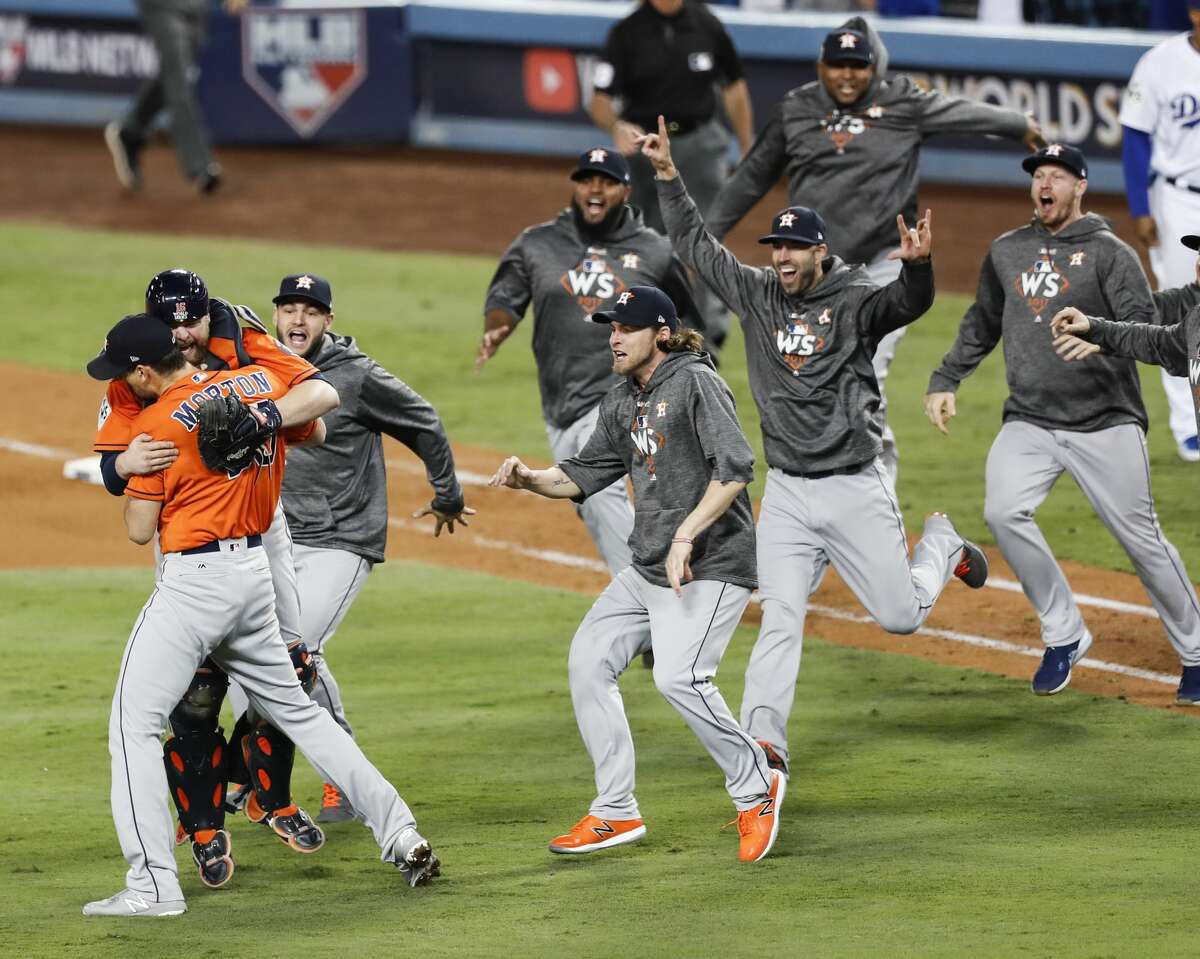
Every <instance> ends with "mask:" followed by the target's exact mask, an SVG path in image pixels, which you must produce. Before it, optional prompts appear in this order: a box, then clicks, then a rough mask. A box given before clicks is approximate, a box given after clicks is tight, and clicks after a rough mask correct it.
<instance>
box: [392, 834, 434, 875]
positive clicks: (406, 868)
mask: <svg viewBox="0 0 1200 959" xmlns="http://www.w3.org/2000/svg"><path fill="white" fill-rule="evenodd" d="M402 850H403V851H402ZM395 852H396V853H397V854H398V855H397V858H396V868H397V869H399V870H400V875H402V876H403V877H404V880H405V882H407V883H408V884H409V885H410V886H427V885H429V883H430V882H432V881H433V880H434V879H435V878H436V877H437V876H440V875H441V874H442V864H441V861H440V860H439V859H438V857H437V856H435V855H434V854H433V847H432V846H430V845H429V840H428V839H425V838H424V837H423V836H422V835H421V834H420V833H419V832H417V831H416V830H415V829H413V828H412V827H411V826H410V827H409V828H408V829H406V830H405V831H404V832H403V833H401V835H400V839H399V840H398V841H397V842H396V846H395Z"/></svg>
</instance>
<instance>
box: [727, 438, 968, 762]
mask: <svg viewBox="0 0 1200 959" xmlns="http://www.w3.org/2000/svg"><path fill="white" fill-rule="evenodd" d="M962 545H963V540H962V537H961V536H959V535H958V533H957V532H956V531H955V529H954V526H953V525H952V524H951V523H950V522H949V521H948V520H947V519H945V518H944V517H940V516H933V517H930V518H929V519H928V520H927V521H926V522H925V533H924V535H923V536H922V537H921V539H920V541H919V542H918V543H917V545H916V547H915V548H914V549H913V554H912V560H911V562H910V560H909V557H908V540H907V539H906V538H905V535H904V521H903V520H902V519H901V516H900V507H899V506H898V505H897V503H896V496H895V493H893V492H892V486H891V484H890V483H889V482H888V478H887V474H886V472H885V471H884V469H883V465H882V463H881V462H880V461H879V460H876V461H875V462H874V463H872V464H871V465H870V466H868V467H866V468H865V469H863V470H862V471H860V472H858V473H855V474H852V475H849V476H829V477H825V478H823V479H801V478H800V477H797V476H788V475H787V474H786V473H784V472H783V471H782V470H778V469H772V470H769V471H768V472H767V486H766V491H765V492H764V494H763V500H762V508H761V511H760V513H759V517H758V596H759V602H760V603H761V605H762V626H761V627H760V629H759V633H758V641H757V642H756V643H755V644H754V649H753V651H752V652H751V654H750V663H749V665H748V666H747V667H746V691H745V694H744V695H743V697H742V726H743V727H744V728H745V729H746V730H747V731H748V732H749V733H750V735H751V736H753V737H754V738H755V739H757V740H765V741H766V742H769V743H770V744H771V745H772V746H774V747H775V750H776V751H777V752H778V753H780V755H781V756H783V758H784V759H785V760H786V759H787V754H788V753H787V723H788V716H789V715H790V714H791V711H792V703H793V701H794V700H795V696H796V679H797V675H798V674H799V671H800V654H801V650H802V648H803V644H804V618H805V614H806V613H807V611H808V597H809V593H810V591H811V590H812V589H813V584H814V583H816V582H817V581H818V580H819V578H820V576H821V574H822V573H823V572H824V569H825V567H826V565H829V564H832V566H833V568H834V569H835V570H837V572H838V575H839V576H841V577H842V579H843V580H844V581H845V583H846V585H847V586H849V587H850V589H851V590H853V592H854V595H855V596H856V597H858V601H859V602H860V603H862V604H863V606H864V607H865V608H866V610H867V612H868V613H870V614H871V616H872V617H873V618H874V619H875V621H876V622H877V623H878V624H879V625H880V626H882V627H883V628H884V629H886V630H887V631H888V632H889V633H911V632H913V631H914V630H916V629H917V627H919V626H920V625H921V624H922V623H924V622H925V619H926V618H927V617H928V616H929V613H930V611H931V610H932V609H933V604H934V603H935V602H937V598H938V596H939V595H941V592H942V589H943V588H944V587H945V585H946V583H947V582H949V580H950V577H951V576H953V575H954V567H955V566H956V565H957V563H958V560H959V556H960V554H961V551H962Z"/></svg>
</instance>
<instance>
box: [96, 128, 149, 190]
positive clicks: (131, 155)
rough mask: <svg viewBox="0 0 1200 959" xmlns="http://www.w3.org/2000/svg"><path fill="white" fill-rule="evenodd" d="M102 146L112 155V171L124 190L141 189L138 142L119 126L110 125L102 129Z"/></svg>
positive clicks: (140, 149)
mask: <svg viewBox="0 0 1200 959" xmlns="http://www.w3.org/2000/svg"><path fill="white" fill-rule="evenodd" d="M104 144H105V146H107V147H108V152H109V153H111V154H112V161H113V169H114V170H115V171H116V173H117V179H118V180H119V181H120V183H121V186H123V187H125V189H126V190H140V189H141V188H142V165H141V162H140V155H141V152H142V143H141V141H140V140H138V139H136V138H135V137H133V136H131V135H130V134H128V133H126V132H125V131H124V130H122V129H121V126H120V124H118V123H115V122H114V123H110V124H109V125H108V126H106V127H105V128H104Z"/></svg>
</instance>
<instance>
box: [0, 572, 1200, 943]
mask: <svg viewBox="0 0 1200 959" xmlns="http://www.w3.org/2000/svg"><path fill="white" fill-rule="evenodd" d="M149 588H150V574H149V571H146V570H137V571H121V570H117V571H103V572H102V571H62V572H36V573H34V572H6V573H2V574H0V609H3V611H4V612H3V620H2V622H3V627H4V628H3V630H0V656H2V660H3V662H4V669H3V670H2V671H0V701H3V702H5V703H7V704H8V708H7V709H5V710H4V711H3V713H2V714H0V733H2V734H0V764H2V767H3V769H4V771H5V773H4V779H5V784H6V788H5V789H4V790H3V792H2V793H0V795H2V796H3V798H2V799H0V811H2V812H3V816H2V819H0V822H3V830H2V835H3V841H2V844H0V850H2V855H0V870H2V872H3V875H4V895H3V904H2V906H0V943H3V946H2V948H0V953H3V955H5V956H13V957H22V959H26V957H53V959H67V957H76V956H79V957H88V959H101V957H109V956H112V957H123V959H127V957H130V956H141V957H146V959H151V957H154V959H157V957H166V956H179V955H189V956H230V955H246V956H255V957H264V959H265V957H276V956H278V957H283V956H289V957H304V959H317V957H326V956H330V957H344V956H354V957H368V956H372V957H373V956H398V955H417V956H428V957H441V956H448V957H461V956H465V957H473V956H498V957H541V956H546V957H561V956H580V957H598V959H599V957H614V956H637V957H641V956H648V957H654V959H663V957H675V956H727V957H730V959H735V957H754V956H763V955H774V956H810V955H811V956H822V957H832V956H864V955H877V954H880V953H883V954H886V955H895V956H947V957H950V956H962V955H966V954H972V955H977V956H1008V955H1014V956H1016V955H1053V956H1060V957H1065V956H1148V955H1155V956H1169V955H1189V954H1191V953H1192V952H1194V945H1195V941H1194V940H1195V933H1194V929H1193V923H1192V917H1193V914H1194V895H1193V893H1192V881H1191V880H1192V877H1193V874H1194V862H1195V852H1196V839H1195V827H1194V824H1193V822H1192V813H1193V811H1194V805H1195V799H1194V793H1195V789H1194V782H1193V780H1194V775H1193V767H1192V763H1191V760H1190V757H1191V755H1192V752H1193V750H1194V742H1195V726H1194V723H1193V722H1191V721H1190V720H1189V719H1187V718H1186V717H1184V716H1181V715H1176V714H1171V713H1166V712H1159V711H1152V710H1149V709H1144V708H1141V707H1136V706H1130V705H1127V704H1125V703H1123V702H1120V701H1116V700H1110V699H1101V698H1097V697H1091V696H1087V695H1083V694H1080V693H1075V692H1071V691H1068V692H1066V693H1064V694H1062V695H1061V696H1058V697H1055V698H1054V699H1052V700H1045V699H1035V698H1034V697H1032V696H1030V695H1029V694H1028V692H1027V690H1026V688H1025V684H1024V683H1021V682H1013V681H1007V680H1003V679H999V678H996V677H992V676H988V675H985V674H982V673H976V672H972V671H963V670H959V669H952V668H948V667H943V666H938V665H934V664H931V663H929V662H926V661H923V660H918V659H913V658H909V657H904V656H898V655H883V654H878V653H870V652H864V651H860V650H855V649H849V648H845V647H841V646H833V645H825V644H823V643H821V642H820V641H819V640H818V641H814V642H812V643H811V645H810V651H809V655H808V656H807V657H806V660H805V662H806V667H805V675H804V686H803V692H802V695H801V696H800V698H799V701H798V703H797V708H796V712H795V715H794V717H793V722H792V728H793V740H794V743H795V755H794V775H793V777H792V785H791V789H790V790H789V792H788V797H787V800H786V802H785V805H784V813H783V828H782V831H781V834H780V838H779V841H778V843H777V846H776V850H775V851H774V852H773V853H772V855H771V856H770V857H768V858H767V859H766V860H764V861H763V862H761V863H759V864H756V865H753V866H745V865H741V864H739V863H738V862H737V861H736V847H737V837H736V833H735V832H734V830H732V829H730V830H726V831H724V832H722V831H721V829H720V826H721V824H722V823H724V822H725V821H727V820H728V819H730V818H732V806H731V805H730V803H729V801H728V798H727V797H726V795H725V792H724V790H723V788H722V782H721V776H720V774H719V772H718V771H717V769H716V767H715V766H714V765H713V763H712V762H711V761H710V760H709V759H708V757H707V756H706V755H705V754H704V753H703V751H702V749H701V747H700V745H699V743H698V742H697V741H696V740H695V738H694V737H693V736H692V735H691V733H690V732H689V731H688V730H687V729H686V727H685V726H684V725H683V722H682V721H681V720H680V719H679V718H678V717H677V716H676V715H675V714H674V713H673V711H672V710H671V709H670V708H669V707H668V706H667V705H666V704H665V702H664V701H663V700H662V699H661V697H659V695H658V694H657V692H656V691H655V690H654V688H653V684H652V682H651V678H650V676H649V674H648V673H646V672H645V671H644V670H643V669H641V667H640V666H636V667H635V668H633V669H631V670H630V671H629V673H628V674H627V675H626V676H625V678H624V680H623V682H622V686H623V691H624V696H625V702H626V706H627V709H628V712H629V715H630V717H631V722H632V726H633V729H634V735H635V737H636V739H637V742H638V747H639V754H638V755H639V788H638V796H639V799H640V801H641V804H642V811H643V815H644V816H645V817H646V820H647V823H648V826H649V830H650V831H649V835H648V837H647V838H646V839H645V840H644V841H643V842H642V843H640V844H637V845H635V846H629V847H625V848H622V849H618V850H613V851H611V852H608V853H602V854H598V855H595V856H592V857H581V858H579V859H574V858H566V857H563V858H559V857H555V856H552V855H551V854H550V853H549V852H547V850H546V848H545V843H546V841H547V839H548V838H549V837H550V836H552V835H554V834H555V833H556V832H558V831H560V830H562V829H565V828H567V827H569V826H570V825H571V824H572V823H573V822H574V821H575V819H576V818H578V817H579V816H581V815H583V813H584V812H585V810H586V805H587V803H588V801H589V800H590V798H591V796H592V783H591V769H590V764H589V762H588V760H587V758H586V755H585V754H584V752H583V750H582V746H581V745H580V742H579V738H578V735H577V733H576V730H575V727H574V722H573V718H572V714H571V705H570V700H569V697H568V694H567V689H566V675H565V674H566V668H565V664H566V649H567V644H568V642H569V641H570V637H571V635H572V632H573V630H574V627H575V625H576V623H577V622H578V620H579V618H580V616H581V615H582V614H583V612H584V610H585V609H586V608H587V605H588V599H587V597H584V596H580V595H576V594H571V593H564V592H560V591H556V590H551V589H545V588H539V587H536V586H531V585H527V584H522V583H515V582H511V581H507V580H503V579H499V578H492V577H487V576H483V575H474V574H466V573H459V572H451V571H447V570H445V569H437V568H433V567H428V566H423V565H418V564H412V563H387V564H386V565H384V566H382V567H380V568H379V569H377V570H376V571H375V573H374V574H373V575H372V577H371V580H370V582H369V583H368V585H367V587H366V589H365V590H364V592H363V594H362V596H361V597H360V599H359V600H358V602H357V603H356V605H355V606H354V609H353V610H352V611H351V613H350V615H349V617H348V618H347V620H346V622H345V624H344V627H343V629H342V630H341V631H340V632H339V634H338V636H337V638H336V641H335V644H334V646H333V647H332V654H333V659H332V662H333V663H334V665H335V666H336V668H337V671H338V677H339V680H340V682H341V685H342V689H343V691H344V695H345V698H346V702H347V705H348V709H349V713H350V717H351V720H352V722H353V723H354V724H355V727H356V729H357V731H358V736H359V739H360V741H361V743H362V745H363V747H364V748H365V749H366V751H367V752H368V754H369V755H370V756H372V757H373V758H374V760H375V762H376V763H377V764H378V765H379V767H380V768H381V769H382V770H383V771H384V772H385V773H386V774H387V775H388V776H389V778H391V779H392V780H393V781H394V782H395V783H396V784H397V785H398V786H399V788H400V789H401V792H402V793H403V794H404V796H405V797H406V798H407V799H408V800H409V801H410V803H411V804H412V806H413V807H414V810H415V811H416V814H417V816H418V819H419V822H420V825H421V827H422V829H423V831H425V833H426V834H427V835H428V836H429V837H430V838H431V839H432V840H433V842H434V843H435V845H436V848H437V850H438V852H439V854H440V855H441V857H442V859H443V861H444V864H445V866H444V875H443V877H442V879H441V880H440V881H438V882H437V883H436V884H435V885H433V886H431V887H429V888H427V889H421V890H410V889H408V888H407V886H405V885H404V884H403V883H402V882H401V881H400V879H399V877H398V876H397V875H396V874H395V873H394V872H393V871H392V870H391V869H390V868H388V867H385V866H384V865H382V864H381V863H380V862H378V860H377V850H376V849H375V847H374V844H373V842H372V841H371V838H370V835H369V834H368V833H367V831H366V830H365V829H363V828H362V827H361V826H359V825H357V824H355V823H348V824H341V825H337V826H334V827H331V828H330V829H329V841H328V844H327V845H326V847H325V849H324V850H322V851H321V852H320V853H318V854H317V855H315V856H311V857H302V856H299V855H297V854H295V853H292V852H291V851H289V850H287V849H286V848H285V847H283V846H282V845H281V844H279V843H278V842H277V841H276V840H274V839H273V838H271V837H270V836H268V835H266V834H265V833H264V832H263V831H261V827H258V826H252V825H251V824H249V823H248V822H246V821H245V820H242V819H239V820H238V821H237V822H235V823H234V824H233V826H232V831H233V834H234V844H235V853H236V855H237V862H238V868H237V874H236V876H235V877H234V880H233V883H232V884H231V886H230V887H229V888H227V889H226V890H222V891H219V892H214V891H211V890H206V889H204V888H203V887H202V886H201V885H200V882H199V880H198V878H196V876H195V875H194V872H193V871H192V868H191V865H190V859H189V857H188V856H187V855H186V853H185V852H184V850H182V849H181V850H180V851H179V853H178V860H179V863H180V866H181V875H183V877H184V878H183V883H184V889H185V893H186V895H187V896H188V901H189V906H190V911H189V913H188V914H187V915H186V916H185V917H182V918H180V919H178V920H148V921H137V922H134V921H122V920H103V919H90V920H85V919H84V918H82V917H81V916H80V915H79V909H80V907H81V905H82V904H83V903H84V902H85V901H87V900H88V899H92V898H98V897H102V896H106V895H109V894H111V893H112V892H114V891H116V890H117V889H118V888H120V886H121V884H122V877H123V874H124V863H123V861H122V859H121V857H120V853H119V850H118V848H117V844H116V840H115V837H114V834H113V829H112V823H111V819H110V817H109V811H108V778H109V773H108V757H107V753H106V748H105V742H106V722H107V714H108V703H109V699H110V696H111V693H112V683H113V677H114V676H115V673H116V667H117V662H118V659H119V656H120V652H121V649H122V646H123V644H124V641H125V637H126V635H127V633H128V630H129V627H130V625H131V623H132V621H133V619H134V617H135V615H136V613H137V610H138V609H139V608H140V605H141V604H142V602H143V601H144V599H145V597H146V595H147V593H148V591H149ZM64 597H70V600H69V602H65V601H64ZM481 611H484V612H482V613H481ZM751 640H752V636H751V634H750V633H749V632H748V631H746V630H742V631H741V633H740V634H739V635H738V637H737V638H736V639H735V641H734V644H733V646H732V647H731V649H730V652H729V654H728V656H727V657H726V661H725V663H724V667H723V669H722V672H721V676H720V684H721V688H722V690H723V691H724V693H725V695H726V697H727V698H728V700H729V701H730V703H731V704H732V705H733V706H734V708H735V709H736V704H737V703H738V701H739V700H740V695H741V674H742V670H743V668H744V665H745V659H746V656H747V654H748V651H749V644H750V642H751ZM1133 757H1136V759H1134V758H1133ZM294 785H295V787H296V788H295V792H296V795H297V797H298V798H299V799H300V800H301V801H303V802H305V803H306V804H308V805H309V806H310V808H313V809H315V807H316V804H317V801H318V797H319V782H318V780H317V778H316V776H315V775H314V774H313V773H312V771H311V770H310V769H309V768H308V767H307V765H306V764H304V763H303V762H301V763H299V764H298V769H297V775H296V779H295V784H294Z"/></svg>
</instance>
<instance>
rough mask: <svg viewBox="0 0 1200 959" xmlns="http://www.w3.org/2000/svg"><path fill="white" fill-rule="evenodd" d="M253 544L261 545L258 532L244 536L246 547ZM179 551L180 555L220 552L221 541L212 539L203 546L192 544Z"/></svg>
mask: <svg viewBox="0 0 1200 959" xmlns="http://www.w3.org/2000/svg"><path fill="white" fill-rule="evenodd" d="M255 546H262V536H261V535H259V534H258V533H253V534H251V535H250V536H247V537H246V549H254V547H255ZM179 552H180V555H182V556H194V555H196V553H219V552H221V541H220V540H217V539H214V540H213V541H212V542H211V543H205V544H204V545H203V546H193V547H192V548H191V549H181V550H180V551H179Z"/></svg>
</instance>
